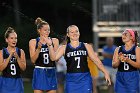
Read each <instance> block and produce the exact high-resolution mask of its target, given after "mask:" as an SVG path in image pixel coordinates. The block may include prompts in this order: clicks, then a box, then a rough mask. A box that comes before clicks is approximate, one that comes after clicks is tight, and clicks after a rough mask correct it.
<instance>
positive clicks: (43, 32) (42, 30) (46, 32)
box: [38, 24, 50, 37]
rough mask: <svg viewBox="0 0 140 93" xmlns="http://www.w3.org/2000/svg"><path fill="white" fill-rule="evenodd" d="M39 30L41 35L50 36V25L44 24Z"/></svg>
mask: <svg viewBox="0 0 140 93" xmlns="http://www.w3.org/2000/svg"><path fill="white" fill-rule="evenodd" d="M38 32H39V34H40V36H44V35H45V37H48V36H49V34H50V26H49V25H47V24H46V25H42V27H41V28H40V29H38Z"/></svg>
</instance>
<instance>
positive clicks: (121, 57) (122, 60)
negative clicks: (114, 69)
mask: <svg viewBox="0 0 140 93" xmlns="http://www.w3.org/2000/svg"><path fill="white" fill-rule="evenodd" d="M124 59H125V57H124V54H123V53H122V52H120V53H119V60H120V61H121V62H125V60H124Z"/></svg>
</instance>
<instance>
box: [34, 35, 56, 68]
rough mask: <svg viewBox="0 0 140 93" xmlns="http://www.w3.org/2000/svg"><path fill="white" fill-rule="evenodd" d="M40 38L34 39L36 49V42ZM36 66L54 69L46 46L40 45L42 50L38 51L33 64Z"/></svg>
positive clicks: (53, 63)
mask: <svg viewBox="0 0 140 93" xmlns="http://www.w3.org/2000/svg"><path fill="white" fill-rule="evenodd" d="M39 40H40V38H39V37H38V38H36V49H37V47H38V42H39ZM35 65H36V66H42V67H55V62H54V61H51V59H50V56H49V49H48V46H47V45H46V44H42V48H41V50H40V53H39V56H38V58H37V60H36V62H35Z"/></svg>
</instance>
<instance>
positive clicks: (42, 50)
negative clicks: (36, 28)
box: [40, 48, 49, 52]
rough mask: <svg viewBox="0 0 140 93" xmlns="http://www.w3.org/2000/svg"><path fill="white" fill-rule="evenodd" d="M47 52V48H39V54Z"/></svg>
mask: <svg viewBox="0 0 140 93" xmlns="http://www.w3.org/2000/svg"><path fill="white" fill-rule="evenodd" d="M47 51H49V50H48V48H41V50H40V52H47Z"/></svg>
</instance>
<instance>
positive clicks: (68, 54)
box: [67, 50, 87, 57]
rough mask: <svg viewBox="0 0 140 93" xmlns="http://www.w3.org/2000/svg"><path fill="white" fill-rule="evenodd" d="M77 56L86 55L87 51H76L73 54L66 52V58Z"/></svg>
mask: <svg viewBox="0 0 140 93" xmlns="http://www.w3.org/2000/svg"><path fill="white" fill-rule="evenodd" d="M78 55H87V51H85V50H78V51H73V52H68V53H67V57H71V56H78Z"/></svg>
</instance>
